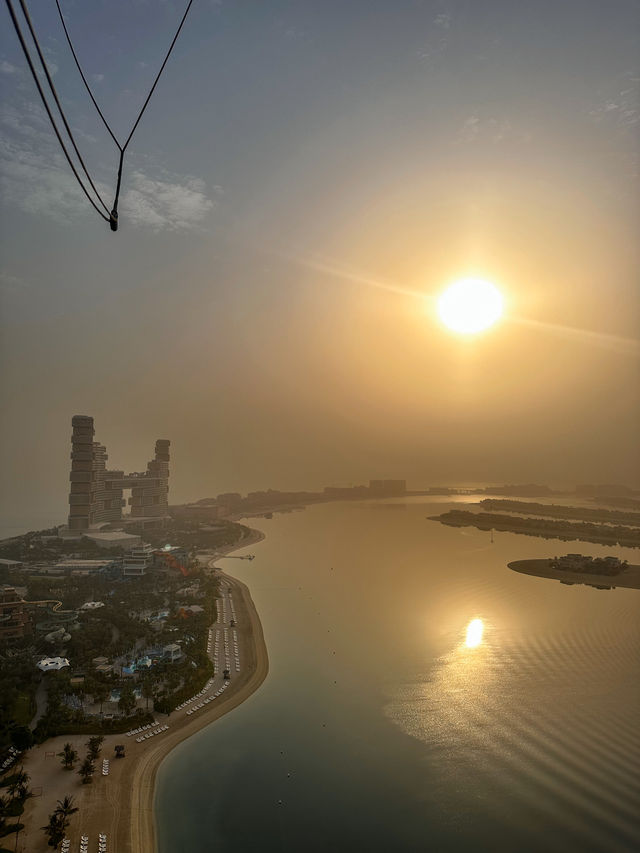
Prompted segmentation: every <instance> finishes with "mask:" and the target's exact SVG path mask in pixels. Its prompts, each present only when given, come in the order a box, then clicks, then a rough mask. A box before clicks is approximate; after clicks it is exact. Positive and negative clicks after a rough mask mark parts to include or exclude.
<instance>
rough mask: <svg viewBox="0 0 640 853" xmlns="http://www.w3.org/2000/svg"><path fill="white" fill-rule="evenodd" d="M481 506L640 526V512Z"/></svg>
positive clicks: (489, 500) (529, 505)
mask: <svg viewBox="0 0 640 853" xmlns="http://www.w3.org/2000/svg"><path fill="white" fill-rule="evenodd" d="M480 506H481V507H482V508H483V509H486V510H504V511H505V512H520V513H524V514H525V515H543V516H548V517H549V518H573V519H580V520H582V521H594V522H600V523H605V524H615V523H618V524H625V525H626V524H630V525H632V526H640V512H631V511H625V510H615V509H601V508H600V507H582V506H562V505H559V504H540V503H530V502H526V501H509V500H495V499H493V498H486V499H485V500H483V501H480Z"/></svg>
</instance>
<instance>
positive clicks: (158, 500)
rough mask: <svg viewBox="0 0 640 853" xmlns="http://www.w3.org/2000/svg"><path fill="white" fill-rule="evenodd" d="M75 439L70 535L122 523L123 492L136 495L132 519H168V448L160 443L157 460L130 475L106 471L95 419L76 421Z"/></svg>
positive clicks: (77, 418) (76, 417) (77, 417)
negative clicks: (104, 525) (102, 525)
mask: <svg viewBox="0 0 640 853" xmlns="http://www.w3.org/2000/svg"><path fill="white" fill-rule="evenodd" d="M71 424H72V428H73V431H72V435H71V474H70V475H69V479H70V480H71V487H70V491H69V530H70V531H83V530H89V529H90V528H92V527H95V526H96V525H100V524H105V523H109V522H117V521H121V520H122V508H123V506H125V501H124V498H123V491H124V490H125V489H131V498H130V499H129V503H130V504H131V517H132V520H133V519H135V520H137V521H139V522H142V521H143V520H144V519H146V518H152V519H153V518H161V517H164V516H166V515H167V506H168V499H169V445H170V442H169V441H167V440H166V439H158V441H156V448H155V458H154V459H152V460H151V462H149V463H148V464H147V470H146V471H144V472H142V473H132V474H125V473H124V471H119V470H109V469H107V459H108V454H107V448H106V447H105V446H104V445H103V444H100V443H99V442H97V441H94V440H93V438H94V435H95V430H94V427H93V418H92V417H89V416H88V415H74V416H73V418H72V420H71Z"/></svg>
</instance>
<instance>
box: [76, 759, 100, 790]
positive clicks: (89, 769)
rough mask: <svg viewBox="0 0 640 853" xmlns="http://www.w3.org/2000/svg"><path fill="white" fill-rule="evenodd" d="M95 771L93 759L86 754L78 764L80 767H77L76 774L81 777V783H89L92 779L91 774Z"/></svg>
mask: <svg viewBox="0 0 640 853" xmlns="http://www.w3.org/2000/svg"><path fill="white" fill-rule="evenodd" d="M95 772H96V765H95V764H94V763H93V761H92V760H91V759H90V758H89V756H88V755H87V757H86V758H85V760H84V761H83V762H82V764H81V765H80V767H79V769H78V775H79V776H80V777H81V778H82V784H83V785H90V784H91V782H92V781H93V774H94V773H95Z"/></svg>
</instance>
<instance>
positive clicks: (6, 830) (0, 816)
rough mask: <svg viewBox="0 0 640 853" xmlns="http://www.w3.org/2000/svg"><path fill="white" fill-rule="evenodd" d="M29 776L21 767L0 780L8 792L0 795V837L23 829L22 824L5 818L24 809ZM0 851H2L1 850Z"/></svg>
mask: <svg viewBox="0 0 640 853" xmlns="http://www.w3.org/2000/svg"><path fill="white" fill-rule="evenodd" d="M29 778H30V777H29V774H28V773H26V772H25V770H24V768H23V767H21V768H20V769H19V770H17V771H16V772H15V773H13V774H12V775H11V776H8V777H5V778H4V779H3V780H2V781H0V787H2V788H6V789H7V794H8V796H5V795H3V796H0V837H1V836H5V835H10V834H11V833H13V832H15V833H16V836H17V835H18V833H19V832H21V831H22V830H23V829H24V824H22V823H19V822H16V823H9V822H8V821H7V818H9V817H18V816H19V815H21V814H22V812H23V811H24V803H25V800H26V799H27V797H30V796H31V790H30V788H29ZM16 843H17V838H16ZM0 853H2V851H1V850H0Z"/></svg>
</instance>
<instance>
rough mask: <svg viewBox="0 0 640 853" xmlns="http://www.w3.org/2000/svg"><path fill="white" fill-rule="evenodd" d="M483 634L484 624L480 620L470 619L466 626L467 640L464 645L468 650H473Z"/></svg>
mask: <svg viewBox="0 0 640 853" xmlns="http://www.w3.org/2000/svg"><path fill="white" fill-rule="evenodd" d="M483 633H484V624H483V622H482V619H472V620H471V622H469V624H468V625H467V639H466V640H465V645H466V646H467V648H469V649H475V647H476V646H479V645H480V643H481V642H482V634H483Z"/></svg>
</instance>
